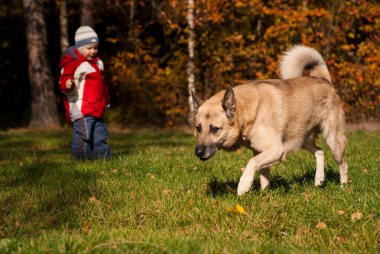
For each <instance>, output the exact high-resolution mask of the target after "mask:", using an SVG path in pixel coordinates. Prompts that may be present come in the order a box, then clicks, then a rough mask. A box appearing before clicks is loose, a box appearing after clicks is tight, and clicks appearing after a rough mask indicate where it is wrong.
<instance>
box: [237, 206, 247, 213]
mask: <svg viewBox="0 0 380 254" xmlns="http://www.w3.org/2000/svg"><path fill="white" fill-rule="evenodd" d="M236 211H237V212H238V213H240V214H246V212H245V210H244V208H243V207H242V206H240V205H239V204H237V205H236Z"/></svg>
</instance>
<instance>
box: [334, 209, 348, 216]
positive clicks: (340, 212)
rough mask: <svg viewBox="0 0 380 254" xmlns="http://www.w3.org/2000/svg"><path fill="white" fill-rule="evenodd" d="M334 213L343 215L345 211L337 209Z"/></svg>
mask: <svg viewBox="0 0 380 254" xmlns="http://www.w3.org/2000/svg"><path fill="white" fill-rule="evenodd" d="M336 213H337V214H338V215H343V214H345V213H346V212H345V211H343V210H339V211H337V212H336Z"/></svg>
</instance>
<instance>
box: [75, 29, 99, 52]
mask: <svg viewBox="0 0 380 254" xmlns="http://www.w3.org/2000/svg"><path fill="white" fill-rule="evenodd" d="M95 43H99V38H98V35H97V34H96V32H95V31H94V29H92V28H91V27H89V26H81V27H79V28H78V30H77V31H76V32H75V47H76V48H81V47H84V46H86V45H89V44H95Z"/></svg>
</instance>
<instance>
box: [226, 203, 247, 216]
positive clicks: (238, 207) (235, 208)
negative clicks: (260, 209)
mask: <svg viewBox="0 0 380 254" xmlns="http://www.w3.org/2000/svg"><path fill="white" fill-rule="evenodd" d="M226 211H227V212H230V213H234V214H247V213H246V212H245V209H244V208H243V207H242V206H241V205H239V204H237V205H236V206H229V207H227V208H226Z"/></svg>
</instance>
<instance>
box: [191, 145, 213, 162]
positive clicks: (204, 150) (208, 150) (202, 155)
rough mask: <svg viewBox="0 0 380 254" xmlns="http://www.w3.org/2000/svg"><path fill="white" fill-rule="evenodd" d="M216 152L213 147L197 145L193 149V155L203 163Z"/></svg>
mask: <svg viewBox="0 0 380 254" xmlns="http://www.w3.org/2000/svg"><path fill="white" fill-rule="evenodd" d="M216 150H217V148H216V147H215V146H205V145H197V146H196V147H195V154H196V155H197V157H198V158H199V159H201V160H203V161H204V160H208V159H210V158H211V157H212V156H213V155H214V153H215V152H216Z"/></svg>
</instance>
